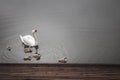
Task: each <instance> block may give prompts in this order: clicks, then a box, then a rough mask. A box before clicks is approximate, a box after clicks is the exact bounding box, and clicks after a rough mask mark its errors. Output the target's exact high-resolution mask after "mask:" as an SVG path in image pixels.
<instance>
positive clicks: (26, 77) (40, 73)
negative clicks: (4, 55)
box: [0, 64, 120, 80]
mask: <svg viewBox="0 0 120 80" xmlns="http://www.w3.org/2000/svg"><path fill="white" fill-rule="evenodd" d="M6 79H9V80H120V65H103V64H0V80H6Z"/></svg>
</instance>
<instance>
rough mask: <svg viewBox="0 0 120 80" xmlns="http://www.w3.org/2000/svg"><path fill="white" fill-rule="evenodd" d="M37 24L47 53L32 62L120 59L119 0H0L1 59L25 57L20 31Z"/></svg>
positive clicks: (27, 31) (42, 49) (111, 61)
mask: <svg viewBox="0 0 120 80" xmlns="http://www.w3.org/2000/svg"><path fill="white" fill-rule="evenodd" d="M34 28H36V29H38V33H37V36H38V40H39V41H38V42H39V46H40V49H39V52H40V54H41V55H42V57H41V60H39V61H36V60H34V59H32V60H31V61H27V63H28V62H29V63H31V62H39V63H57V60H58V59H59V58H61V57H63V56H67V57H68V63H107V64H119V63H120V62H119V60H120V31H119V30H120V1H119V0H0V49H1V50H0V62H12V63H13V62H18V63H24V62H26V61H24V60H22V58H23V57H24V55H25V53H24V52H23V47H22V45H21V41H20V39H19V35H26V34H31V30H32V29H34ZM7 46H11V47H12V50H11V51H7V50H6V47H7ZM30 55H32V54H30Z"/></svg>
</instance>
